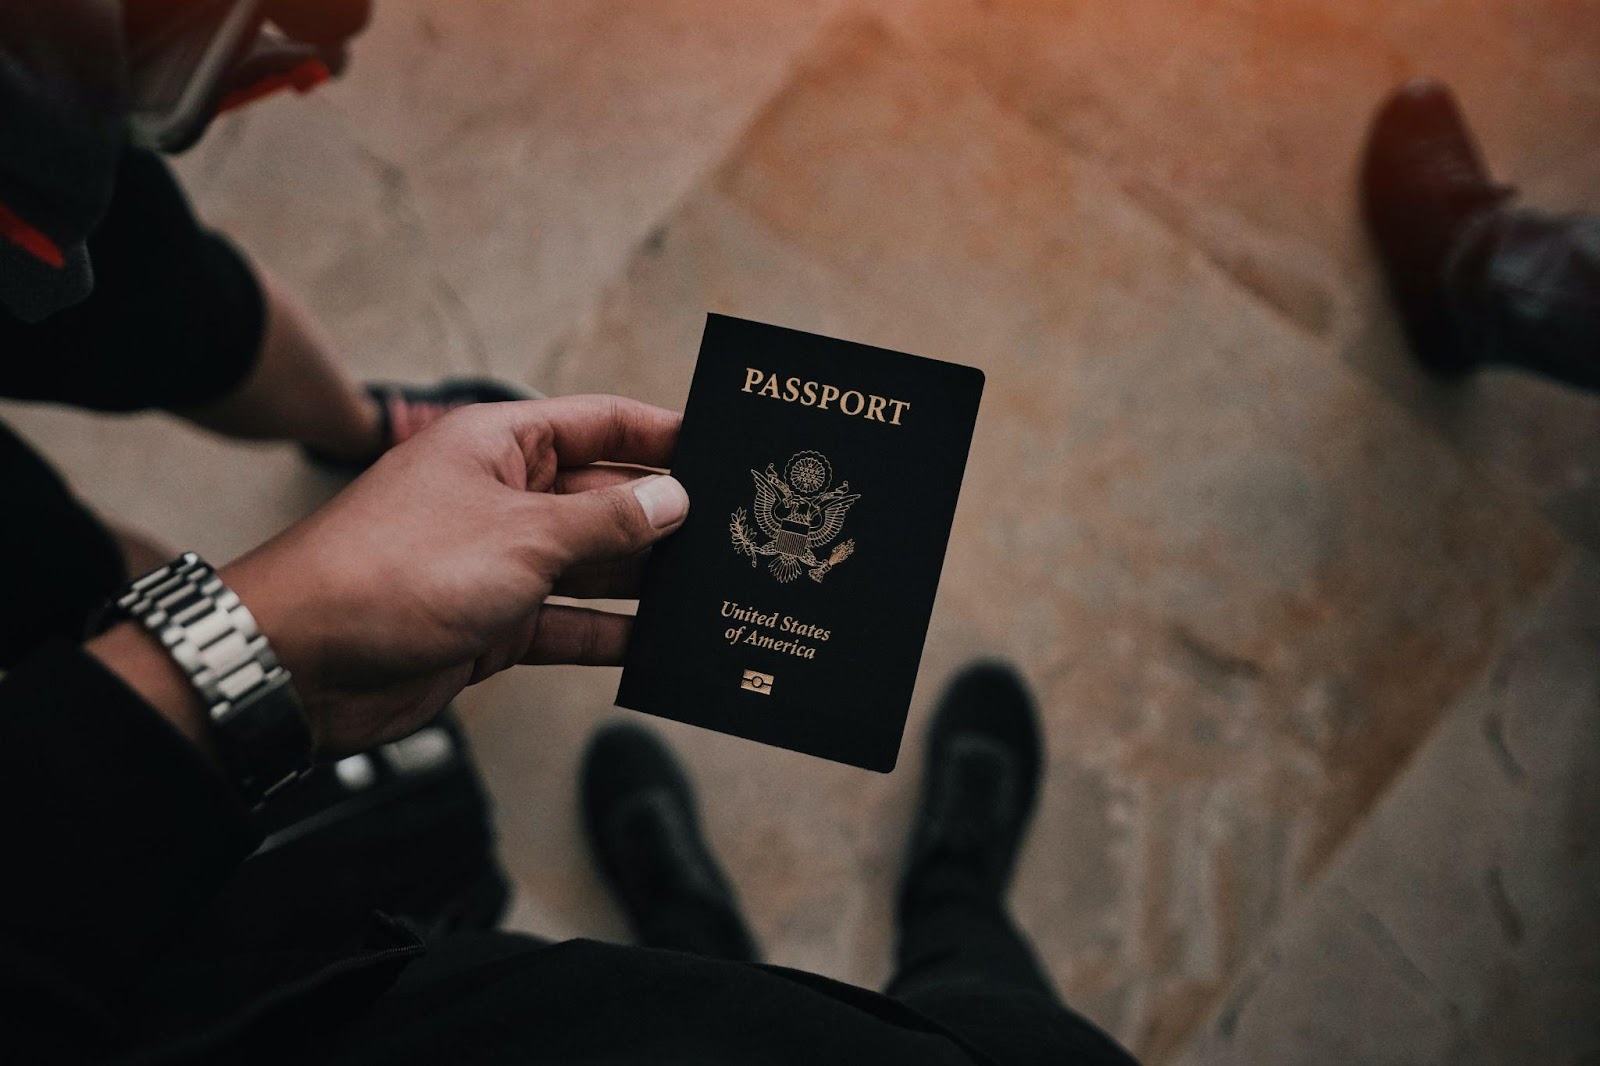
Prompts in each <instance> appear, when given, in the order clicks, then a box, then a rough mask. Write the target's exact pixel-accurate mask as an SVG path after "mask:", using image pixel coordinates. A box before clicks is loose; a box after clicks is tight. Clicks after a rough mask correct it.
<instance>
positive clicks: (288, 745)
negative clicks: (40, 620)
mask: <svg viewBox="0 0 1600 1066" xmlns="http://www.w3.org/2000/svg"><path fill="white" fill-rule="evenodd" d="M107 612H108V613H111V614H112V615H113V616H114V617H115V616H117V615H120V616H121V617H122V618H124V619H126V620H127V621H128V623H129V625H121V626H117V627H116V630H115V631H108V632H107V633H106V634H104V635H103V637H101V638H96V641H95V642H93V643H92V646H91V651H92V652H93V653H95V654H97V655H100V656H102V657H103V659H104V661H106V662H107V664H108V665H109V666H111V668H112V669H113V670H114V671H116V672H117V673H119V674H120V675H121V676H122V677H123V678H124V679H125V680H127V681H128V682H129V684H130V685H131V686H132V687H133V688H134V690H135V691H136V692H138V693H139V694H140V695H142V696H144V697H145V699H146V700H147V701H148V702H149V703H150V704H151V705H152V706H153V707H155V708H156V709H157V711H158V713H160V714H162V715H163V716H164V717H166V718H167V719H168V721H170V722H172V723H173V724H174V725H175V726H176V727H177V728H178V730H179V731H180V732H181V733H183V734H184V735H185V736H187V737H188V738H189V739H190V740H191V742H192V743H194V744H195V745H196V746H197V747H198V748H199V749H200V750H201V751H203V752H205V753H206V754H208V755H210V756H212V757H214V758H215V759H216V761H217V762H218V763H219V764H220V766H221V768H222V769H223V770H224V771H225V772H226V774H227V776H228V778H229V779H230V780H231V781H232V782H233V783H234V785H235V786H236V787H237V788H238V789H239V791H240V793H241V795H242V796H243V797H244V798H245V800H246V801H247V802H249V803H250V804H251V805H252V806H259V805H260V804H262V803H264V802H266V800H267V799H268V798H270V797H271V796H272V795H274V794H275V793H276V792H278V791H279V790H280V789H282V788H284V787H286V786H288V785H290V784H292V783H293V782H294V781H295V780H297V779H298V778H299V777H301V776H303V775H304V774H305V773H306V772H307V771H308V770H309V769H310V766H311V759H312V756H313V753H314V750H315V738H314V736H313V734H312V733H311V731H310V729H309V723H308V722H307V719H306V716H305V712H304V709H303V707H302V706H301V703H300V701H299V698H298V696H297V694H296V691H295V688H294V686H293V684H292V681H291V676H290V674H289V672H288V670H286V669H285V668H284V666H283V664H282V663H281V662H280V661H279V659H278V657H277V655H276V653H275V651H274V649H273V648H272V646H271V644H270V642H269V641H268V640H267V638H266V637H265V636H264V635H263V634H262V632H261V630H260V627H259V626H258V625H257V623H256V620H255V617H254V616H253V614H252V613H251V611H250V609H249V607H247V606H246V605H245V604H244V603H243V602H242V601H241V600H240V599H239V596H238V594H237V593H236V592H235V591H234V590H233V589H231V588H229V587H228V586H227V585H226V584H224V582H223V580H222V578H221V576H220V575H218V574H217V573H216V572H215V571H214V570H213V569H212V568H211V567H210V566H209V565H208V564H207V563H206V562H205V560H203V559H201V558H200V557H199V556H198V555H195V554H194V553H193V552H185V553H184V554H183V555H181V556H179V557H178V558H177V559H175V560H173V561H172V562H170V563H168V564H166V565H165V566H161V567H157V568H156V569H155V570H152V571H151V572H150V573H148V574H145V575H143V576H142V577H139V578H136V579H135V580H133V581H132V582H130V583H129V584H128V586H127V587H126V588H125V589H124V590H123V591H122V592H120V593H119V594H118V595H117V596H116V597H115V598H114V599H113V600H112V602H111V604H110V605H108V607H107ZM130 626H131V627H132V629H133V630H134V632H128V630H129V628H130ZM156 656H159V657H160V659H157V658H156ZM162 659H164V660H165V661H164V662H162V661H160V660H162ZM185 689H187V692H185V691H184V690H185Z"/></svg>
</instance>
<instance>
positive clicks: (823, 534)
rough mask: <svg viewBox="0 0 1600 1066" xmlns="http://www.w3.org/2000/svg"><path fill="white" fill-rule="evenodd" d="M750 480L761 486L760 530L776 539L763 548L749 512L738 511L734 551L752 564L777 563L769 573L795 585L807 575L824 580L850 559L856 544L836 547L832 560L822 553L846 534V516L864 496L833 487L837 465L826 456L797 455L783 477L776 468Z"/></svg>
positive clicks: (756, 472)
mask: <svg viewBox="0 0 1600 1066" xmlns="http://www.w3.org/2000/svg"><path fill="white" fill-rule="evenodd" d="M750 476H751V477H752V478H754V479H755V483H756V500H755V506H754V507H753V508H752V510H753V511H754V512H755V518H756V527H757V528H758V529H759V530H760V531H761V532H762V533H764V534H766V535H767V536H768V537H769V538H771V539H770V540H768V541H767V542H766V543H764V544H758V543H757V542H756V537H755V533H754V531H752V530H751V529H750V526H749V525H748V523H747V521H746V518H745V511H744V508H743V507H740V508H739V509H737V510H736V511H734V512H733V517H732V519H731V520H730V521H729V523H728V530H729V532H730V533H731V534H732V535H733V548H734V550H735V551H737V552H738V553H739V554H741V555H747V556H749V557H750V565H751V566H755V565H756V563H757V562H758V561H759V560H760V559H761V558H762V557H764V556H770V557H771V558H772V561H771V562H770V563H768V564H767V569H768V570H770V571H771V572H772V576H773V577H775V578H777V579H778V580H779V581H784V582H789V581H793V580H794V579H795V578H797V577H799V576H800V574H801V573H802V572H804V573H806V574H808V575H810V577H811V580H813V581H821V580H822V579H823V578H824V577H826V576H827V575H828V571H830V570H832V569H833V568H834V567H836V566H838V565H839V564H840V563H842V562H844V561H845V560H846V559H848V558H850V553H851V552H853V551H855V550H856V542H855V541H854V540H853V539H852V540H846V541H842V542H840V543H838V544H835V545H834V546H833V550H832V551H831V552H829V553H828V554H827V557H826V558H821V557H819V555H818V553H819V552H821V551H822V550H823V549H824V548H826V547H827V546H828V545H829V544H830V543H832V541H833V540H834V538H835V537H837V536H838V535H839V533H840V531H842V530H843V529H844V516H845V512H846V511H848V510H850V505H851V504H853V503H855V502H856V501H857V500H859V499H861V496H860V494H859V493H857V494H851V492H850V482H848V481H846V482H843V483H841V484H840V485H839V487H838V488H831V487H830V486H831V485H832V484H833V465H832V464H831V463H829V462H828V457H827V456H825V455H823V454H822V453H821V452H812V451H803V452H796V453H795V454H794V455H792V456H790V457H789V461H788V462H787V463H786V464H784V467H783V476H782V477H779V476H778V472H777V471H776V470H774V469H773V466H772V464H771V463H768V464H767V468H766V470H764V471H762V470H752V471H750Z"/></svg>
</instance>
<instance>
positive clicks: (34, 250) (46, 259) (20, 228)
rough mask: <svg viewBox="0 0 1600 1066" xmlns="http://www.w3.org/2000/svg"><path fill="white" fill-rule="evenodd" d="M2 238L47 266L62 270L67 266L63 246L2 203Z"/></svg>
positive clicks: (0, 215) (0, 216)
mask: <svg viewBox="0 0 1600 1066" xmlns="http://www.w3.org/2000/svg"><path fill="white" fill-rule="evenodd" d="M0 237H4V238H5V239H6V240H8V241H10V242H11V243H12V244H14V245H16V246H17V247H18V248H21V249H22V250H23V251H25V252H27V253H28V254H29V255H31V256H33V257H34V258H35V259H37V260H39V262H41V263H43V264H44V265H45V266H48V267H54V268H55V269H57V270H60V269H61V268H62V267H64V266H66V265H67V258H66V256H64V255H62V254H61V246H60V245H59V244H57V243H56V242H55V241H53V240H51V239H50V238H49V237H46V236H45V235H44V234H43V233H40V232H39V231H38V230H36V229H34V228H33V227H32V226H30V225H29V224H28V221H27V220H26V219H24V218H23V217H22V216H21V215H19V214H17V213H16V212H15V211H13V210H11V208H9V207H7V206H6V205H5V204H3V203H0Z"/></svg>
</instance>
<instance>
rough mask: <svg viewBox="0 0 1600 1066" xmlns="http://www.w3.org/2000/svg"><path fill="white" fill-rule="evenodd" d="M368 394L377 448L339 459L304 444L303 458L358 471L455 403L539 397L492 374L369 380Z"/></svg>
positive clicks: (344, 470)
mask: <svg viewBox="0 0 1600 1066" xmlns="http://www.w3.org/2000/svg"><path fill="white" fill-rule="evenodd" d="M366 392H367V395H368V396H370V397H372V400H373V402H374V403H375V404H377V405H378V439H379V440H380V441H381V442H382V444H381V445H380V446H379V448H378V451H377V452H376V453H375V454H374V455H373V456H372V457H371V458H370V459H367V460H366V461H364V462H362V461H352V460H347V459H339V458H336V457H335V456H331V455H328V454H327V453H326V452H322V451H319V450H318V449H315V448H305V449H304V451H305V453H306V458H307V459H309V460H311V462H313V463H315V464H316V465H318V466H320V467H323V468H324V469H326V470H330V471H333V472H335V473H340V474H359V473H360V472H361V471H363V470H365V469H366V468H367V467H369V466H371V465H372V464H373V463H375V462H377V461H378V458H379V457H380V456H381V455H383V453H384V452H386V451H388V450H389V449H390V448H393V447H395V446H396V445H399V444H404V443H405V442H406V441H408V440H410V439H411V438H412V437H415V436H416V435H417V434H418V433H421V432H422V431H423V430H424V429H426V428H427V427H428V426H430V425H432V424H433V423H435V422H437V421H438V420H439V419H441V418H443V417H444V416H445V415H447V414H449V413H450V412H451V411H454V410H455V409H456V408H458V407H466V406H468V405H469V404H475V403H501V402H505V401H507V400H529V399H538V398H541V397H540V396H539V394H537V393H534V392H531V391H528V390H524V389H519V388H516V387H515V386H512V385H508V384H506V383H505V382H501V381H495V380H493V379H491V378H445V379H444V380H442V381H440V382H438V383H437V384H434V385H396V384H389V383H380V382H370V383H368V384H367V385H366Z"/></svg>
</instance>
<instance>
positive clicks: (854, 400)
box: [740, 366, 911, 426]
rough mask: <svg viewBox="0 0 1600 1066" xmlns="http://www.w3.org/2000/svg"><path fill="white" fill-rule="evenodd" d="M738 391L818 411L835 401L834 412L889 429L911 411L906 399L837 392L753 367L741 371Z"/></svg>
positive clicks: (823, 384) (835, 387) (834, 388)
mask: <svg viewBox="0 0 1600 1066" xmlns="http://www.w3.org/2000/svg"><path fill="white" fill-rule="evenodd" d="M740 391H742V392H754V393H755V394H756V395H757V396H766V397H768V398H769V399H773V400H780V401H782V402H783V403H798V404H800V405H801V406H802V407H815V408H816V409H817V410H819V411H826V410H828V407H829V405H830V404H833V403H834V402H835V401H838V403H837V406H836V407H835V410H837V411H838V412H839V413H840V414H842V415H847V416H849V417H851V418H865V419H867V420H868V421H870V422H882V423H883V424H885V425H889V426H898V425H899V424H900V417H901V416H902V415H903V414H905V413H906V412H907V411H909V410H911V401H909V400H895V399H891V398H890V397H887V396H879V395H877V394H875V393H870V392H862V391H861V390H860V389H841V388H840V387H839V386H838V385H829V384H827V383H826V382H821V381H802V380H801V379H800V378H798V377H788V378H780V377H779V376H778V375H777V374H769V373H767V372H766V371H765V370H761V369H759V368H758V367H753V366H747V367H745V368H744V384H743V385H742V386H741V387H740ZM885 415H887V416H888V417H885Z"/></svg>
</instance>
